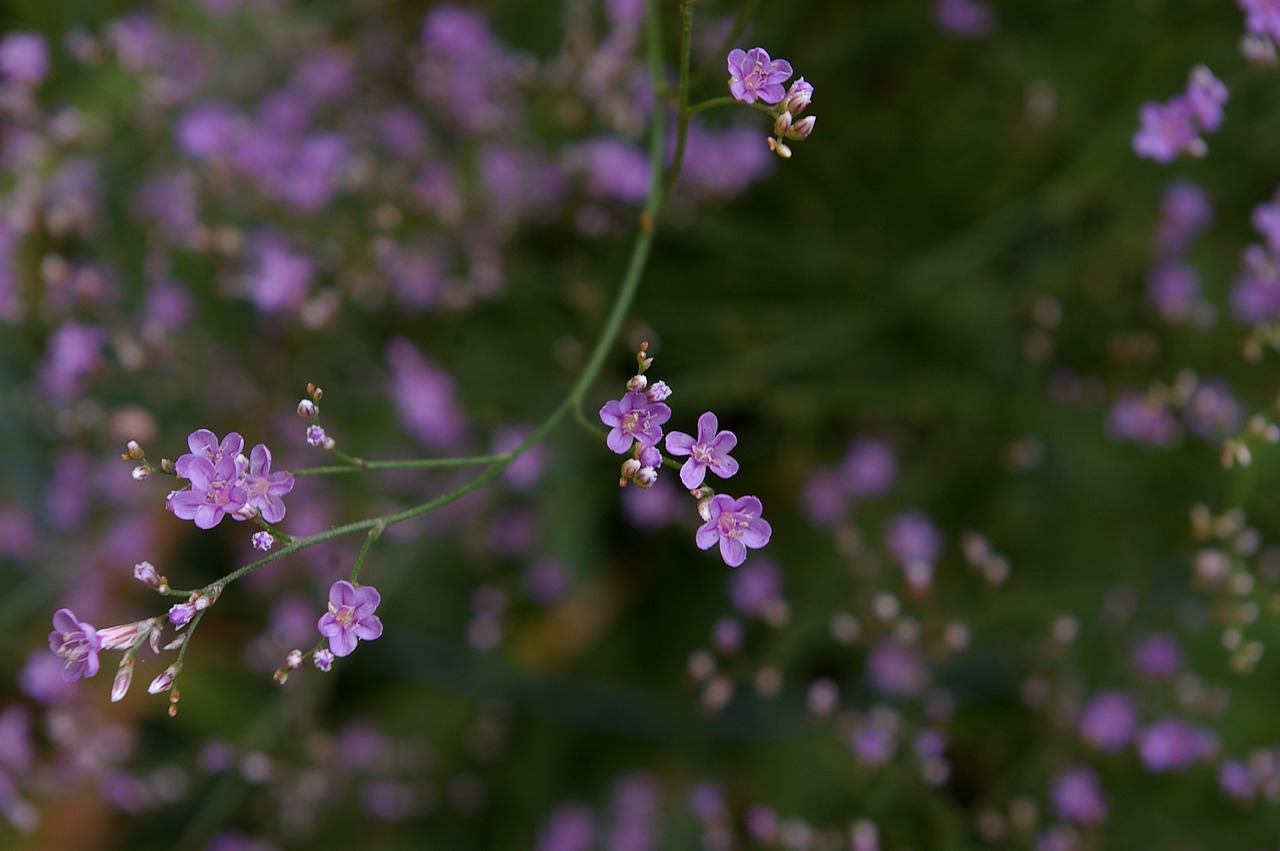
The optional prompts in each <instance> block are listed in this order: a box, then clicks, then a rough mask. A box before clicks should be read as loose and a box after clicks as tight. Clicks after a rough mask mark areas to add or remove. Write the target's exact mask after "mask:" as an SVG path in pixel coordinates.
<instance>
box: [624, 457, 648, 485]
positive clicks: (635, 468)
mask: <svg viewBox="0 0 1280 851" xmlns="http://www.w3.org/2000/svg"><path fill="white" fill-rule="evenodd" d="M642 466H644V465H643V464H641V463H640V462H639V461H637V460H636V459H634V458H628V459H627V460H625V461H623V462H622V474H621V478H619V479H618V487H620V488H625V487H626V486H627V482H629V481H631V480H632V479H634V478H635V477H636V473H639V472H640V468H641V467H642Z"/></svg>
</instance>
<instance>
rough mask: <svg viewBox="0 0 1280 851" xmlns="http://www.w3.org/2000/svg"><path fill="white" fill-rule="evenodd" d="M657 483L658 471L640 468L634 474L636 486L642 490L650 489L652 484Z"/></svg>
mask: <svg viewBox="0 0 1280 851" xmlns="http://www.w3.org/2000/svg"><path fill="white" fill-rule="evenodd" d="M656 481H658V471H657V470H655V469H653V468H652V467H641V468H640V471H639V472H637V473H636V485H637V486H638V487H642V488H651V487H653V483H654V482H656Z"/></svg>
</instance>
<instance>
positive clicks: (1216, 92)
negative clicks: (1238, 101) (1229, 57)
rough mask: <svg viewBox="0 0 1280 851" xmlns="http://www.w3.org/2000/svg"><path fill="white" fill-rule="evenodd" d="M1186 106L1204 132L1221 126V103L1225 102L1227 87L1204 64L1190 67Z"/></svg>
mask: <svg viewBox="0 0 1280 851" xmlns="http://www.w3.org/2000/svg"><path fill="white" fill-rule="evenodd" d="M1186 97H1187V108H1188V109H1190V110H1191V116H1192V117H1193V118H1194V119H1195V120H1196V123H1197V124H1199V125H1200V128H1201V129H1202V130H1204V131H1205V132H1206V133H1212V132H1214V131H1215V130H1217V129H1218V128H1219V127H1221V126H1222V105H1223V104H1225V103H1226V102H1227V87H1226V86H1225V85H1224V84H1223V82H1222V81H1221V80H1219V79H1218V78H1217V77H1215V76H1213V72H1212V71H1210V70H1209V69H1208V68H1207V67H1205V66H1204V65H1197V66H1196V67H1194V68H1192V69H1191V77H1190V79H1189V80H1188V81H1187V94H1186Z"/></svg>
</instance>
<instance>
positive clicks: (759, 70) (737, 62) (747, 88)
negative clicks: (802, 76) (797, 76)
mask: <svg viewBox="0 0 1280 851" xmlns="http://www.w3.org/2000/svg"><path fill="white" fill-rule="evenodd" d="M791 73H792V71H791V63H790V62H788V61H787V60H785V59H770V58H769V53H768V52H767V51H766V50H765V49H764V48H763V47H753V48H751V50H741V49H739V48H735V49H733V50H730V51H729V92H730V93H731V94H732V95H733V97H734V99H736V100H740V101H742V102H743V103H755V102H756V99H757V98H759V99H760V100H762V101H764V102H765V103H777V102H778V101H780V100H782V98H783V96H784V95H785V94H786V93H787V90H786V88H785V87H784V86H783V83H785V82H786V81H787V80H789V79H790V78H791Z"/></svg>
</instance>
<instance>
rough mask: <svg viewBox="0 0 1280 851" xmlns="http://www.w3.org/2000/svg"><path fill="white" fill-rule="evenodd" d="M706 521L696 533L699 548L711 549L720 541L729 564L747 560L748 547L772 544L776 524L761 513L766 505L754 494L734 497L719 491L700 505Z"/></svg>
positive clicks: (721, 551)
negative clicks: (770, 542)
mask: <svg viewBox="0 0 1280 851" xmlns="http://www.w3.org/2000/svg"><path fill="white" fill-rule="evenodd" d="M698 510H699V512H700V513H701V514H702V518H703V519H704V520H705V521H706V522H705V523H703V524H702V525H701V526H700V527H698V531H697V532H696V533H695V534H694V541H695V542H696V543H697V545H698V549H701V550H709V549H711V548H712V547H713V546H715V545H716V544H717V543H719V544H720V556H721V558H723V559H724V562H725V564H727V565H729V566H730V567H737V566H738V565H740V564H742V563H743V562H744V561H746V559H747V548H748V547H750V548H751V549H753V550H756V549H760V548H761V547H763V546H764V545H765V544H767V543H769V538H770V536H772V535H773V527H772V526H770V525H769V523H768V521H766V520H765V519H764V518H763V517H761V516H760V514H761V512H762V511H763V510H764V507H763V506H762V505H761V504H760V500H759V499H757V498H756V497H754V496H744V497H740V498H738V499H734V498H733V497H731V496H726V495H725V494H722V493H718V494H716V495H715V496H713V497H711V498H709V499H705V500H703V501H702V502H701V503H699V504H698Z"/></svg>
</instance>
